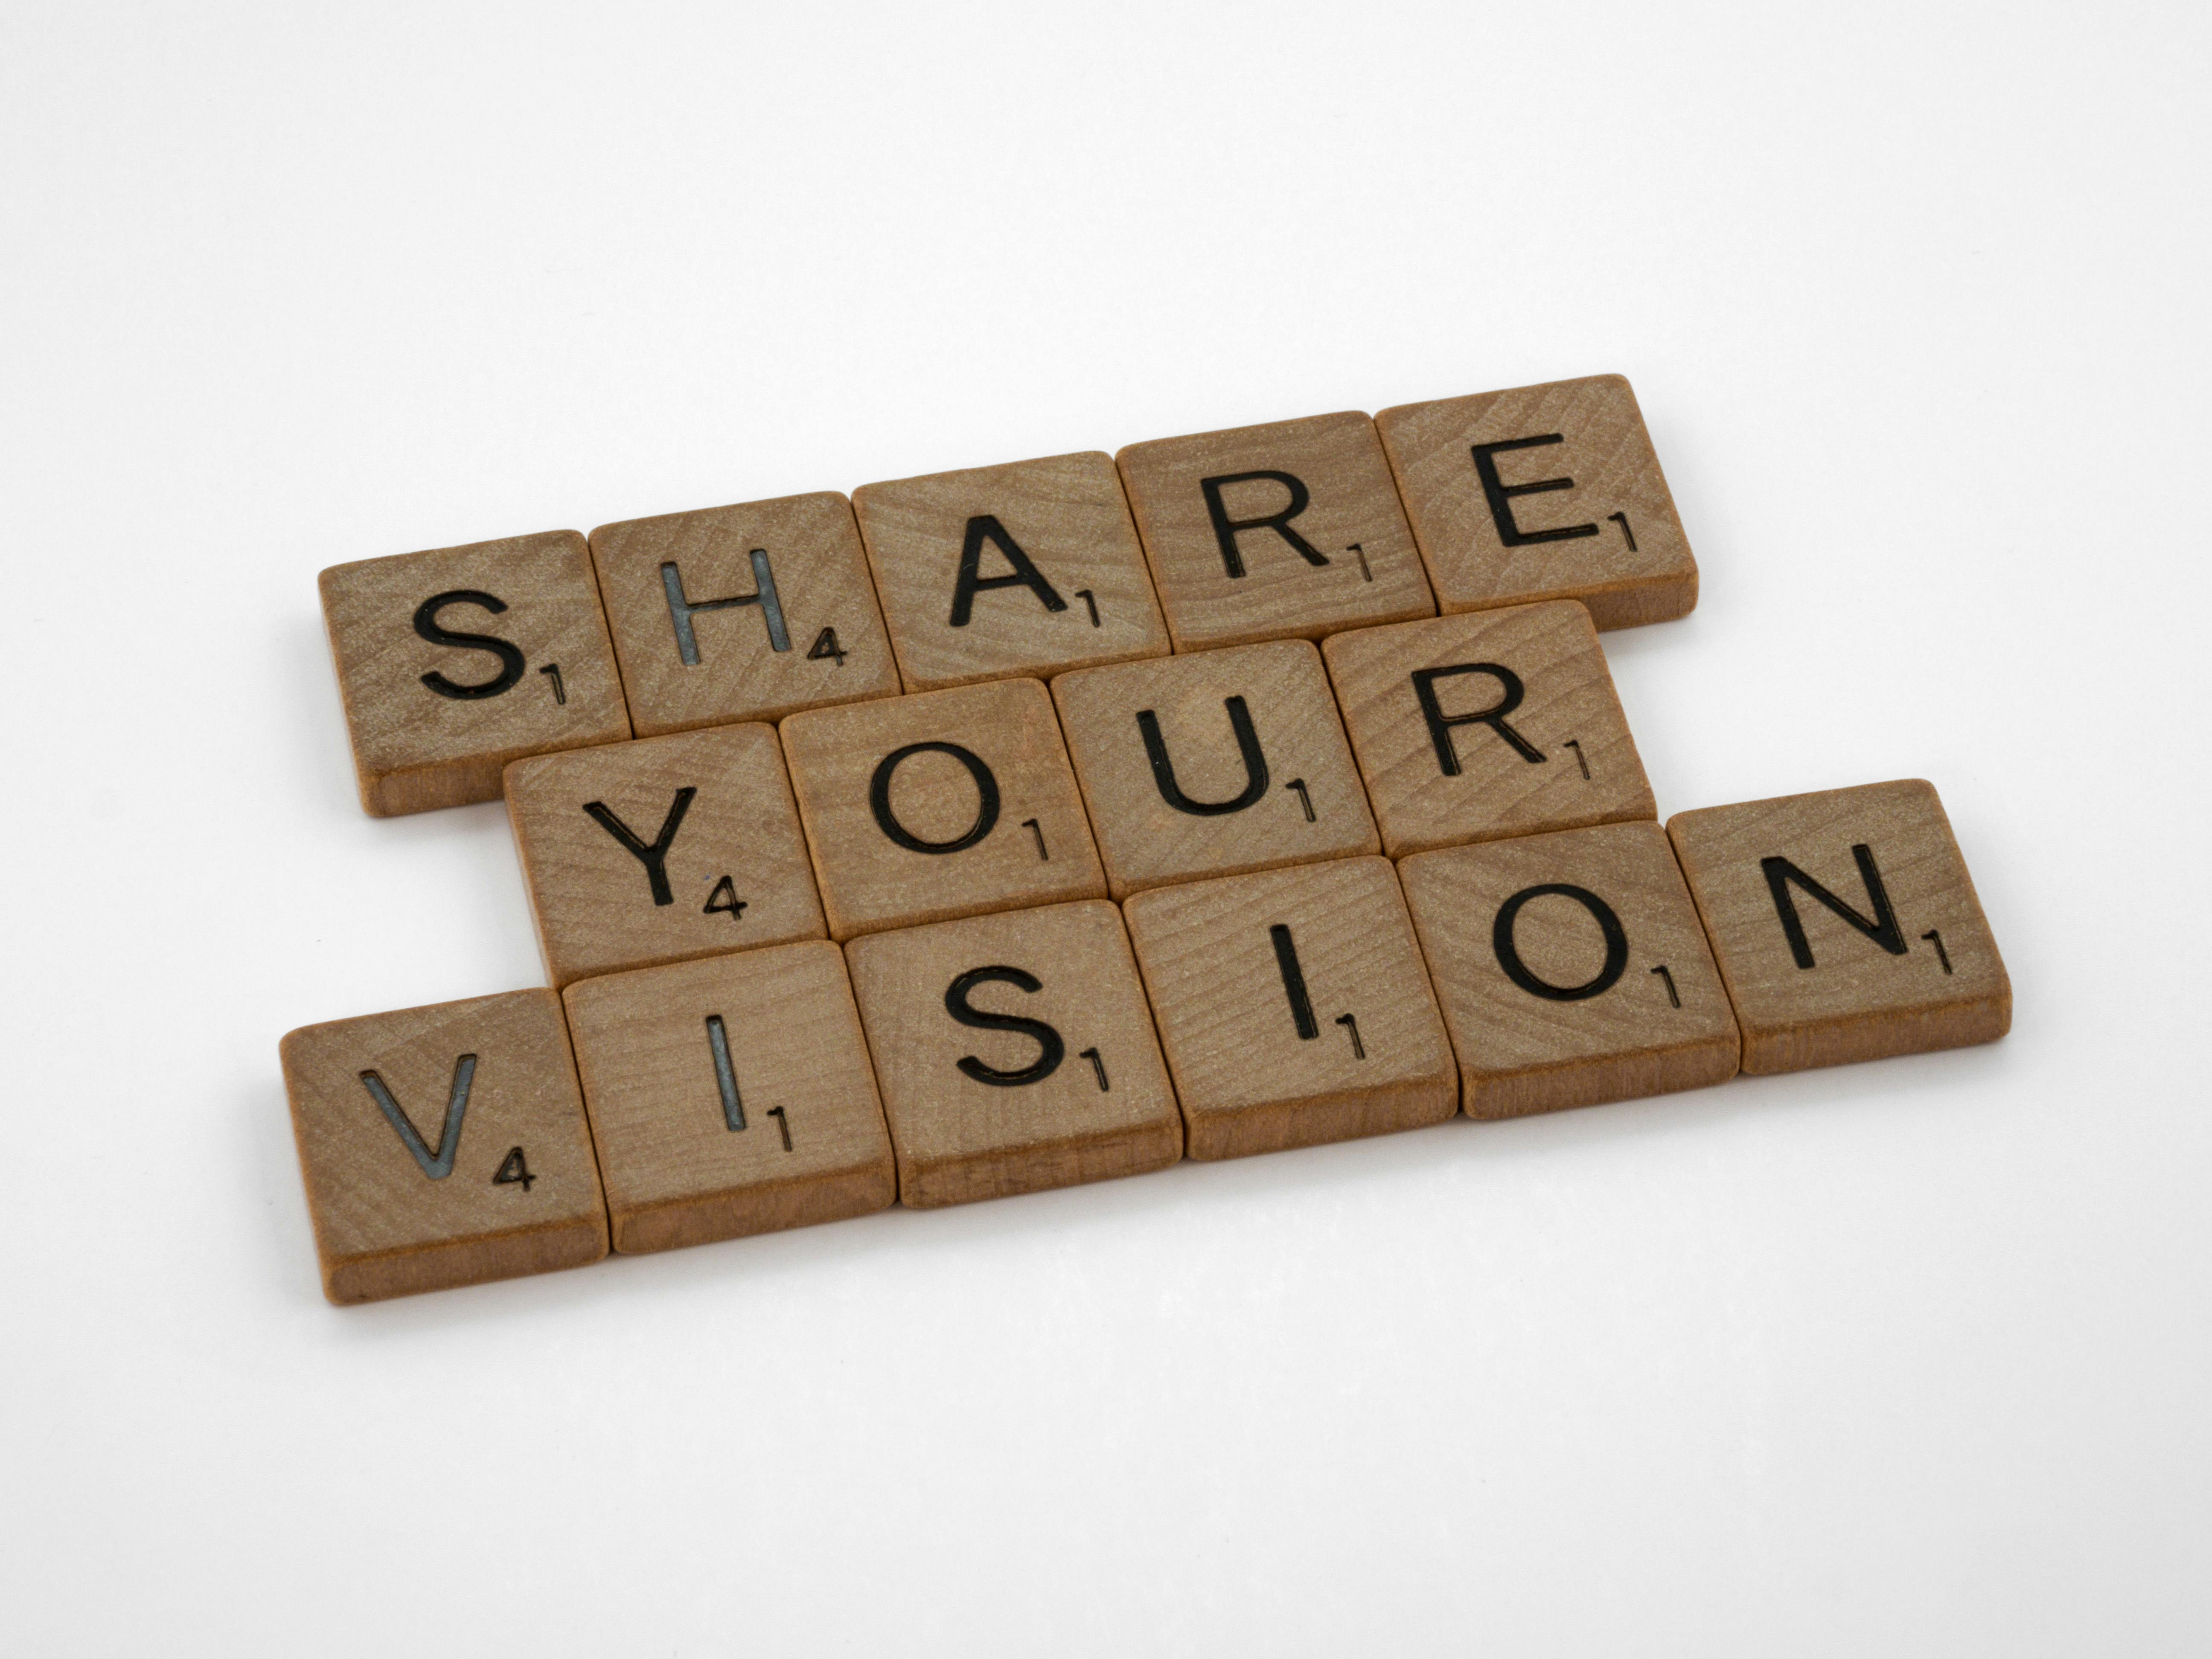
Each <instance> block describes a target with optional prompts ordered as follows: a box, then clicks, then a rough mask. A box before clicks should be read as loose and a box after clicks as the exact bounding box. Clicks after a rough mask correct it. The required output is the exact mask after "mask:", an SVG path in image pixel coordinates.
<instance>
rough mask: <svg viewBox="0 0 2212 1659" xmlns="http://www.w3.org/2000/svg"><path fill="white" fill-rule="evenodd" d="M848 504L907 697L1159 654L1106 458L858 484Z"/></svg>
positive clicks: (1156, 628) (1160, 632)
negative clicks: (857, 521)
mask: <svg viewBox="0 0 2212 1659" xmlns="http://www.w3.org/2000/svg"><path fill="white" fill-rule="evenodd" d="M853 507H854V512H855V513H857V514H858V515H859V518H860V537H861V540H862V541H863V542H864V543H865V544H866V547H867V550H868V566H869V568H870V569H871V570H872V571H873V572H874V574H875V578H876V592H877V594H878V597H879V598H880V599H882V600H883V605H884V621H886V622H887V623H890V632H891V645H892V647H893V648H894V649H895V650H896V652H897V653H898V665H899V675H900V678H902V679H903V680H904V681H905V683H906V688H907V690H909V691H927V690H937V689H939V688H942V687H945V686H952V685H968V684H973V683H975V681H978V680H995V679H1006V678H1015V677H1018V676H1021V675H1031V674H1033V675H1048V674H1054V673H1057V672H1059V671H1060V670H1061V669H1063V668H1081V667H1085V666H1087V665H1091V664H1093V663H1103V662H1126V661H1128V660H1129V659H1132V658H1136V657H1164V656H1165V655H1166V654H1167V652H1168V631H1167V625H1166V624H1165V623H1163V622H1162V621H1161V620H1160V607H1159V601H1158V599H1155V598H1154V597H1153V596H1152V576H1151V574H1149V573H1148V572H1147V571H1146V568H1145V553H1144V549H1143V548H1142V547H1141V546H1140V545H1139V543H1138V541H1137V531H1136V526H1133V524H1131V523H1130V522H1129V507H1128V503H1127V501H1125V500H1123V498H1122V495H1121V479H1120V477H1117V476H1116V474H1115V471H1114V463H1113V460H1112V459H1111V458H1110V457H1109V456H1107V455H1104V454H1102V453H1095V452H1094V453H1084V454H1079V455H1054V456H1049V457H1048V458H1046V459H1042V460H1036V461H1016V462H1013V463H1012V464H1010V465H1004V466H979V467H973V468H970V469H969V470H968V471H962V472H938V473H933V474H931V475H930V476H928V477H921V478H901V479H898V480H896V481H895V482H892V483H872V484H863V485H861V486H860V489H856V490H854V492H853Z"/></svg>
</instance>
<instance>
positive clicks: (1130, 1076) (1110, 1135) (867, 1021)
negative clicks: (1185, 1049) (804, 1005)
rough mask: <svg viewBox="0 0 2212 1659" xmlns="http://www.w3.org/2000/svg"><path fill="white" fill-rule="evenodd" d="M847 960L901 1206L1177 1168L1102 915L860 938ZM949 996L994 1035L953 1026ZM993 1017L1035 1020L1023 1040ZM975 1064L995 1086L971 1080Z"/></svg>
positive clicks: (1142, 1035) (1178, 1123)
mask: <svg viewBox="0 0 2212 1659" xmlns="http://www.w3.org/2000/svg"><path fill="white" fill-rule="evenodd" d="M845 953H846V957H847V959H848V961H849V963H851V965H852V970H853V988H854V992H855V993H856V994H857V995H858V997H859V999H860V1018H861V1022H862V1024H864V1025H865V1026H866V1029H867V1033H868V1047H869V1050H870V1052H871V1053H872V1054H873V1055H874V1057H875V1064H876V1078H877V1081H878V1085H880V1087H881V1088H882V1091H883V1098H884V1115H886V1116H887V1117H888V1118H889V1120H890V1132H891V1144H892V1146H893V1147H894V1148H895V1149H896V1152H897V1155H898V1171H899V1197H900V1200H901V1201H902V1203H905V1204H908V1205H909V1206H913V1207H915V1208H917V1209H927V1208H932V1207H934V1206H939V1205H945V1204H966V1203H970V1202H973V1201H975V1200H978V1199H986V1198H1003V1197H1006V1196H1008V1195H1009V1194H1014V1193H1027V1192H1036V1191H1040V1190H1042V1189H1043V1188H1048V1187H1069V1186H1074V1185H1076V1184H1078V1183H1079V1182H1086V1181H1103V1180H1107V1179H1109V1178H1111V1177H1113V1176H1126V1175H1140V1174H1142V1173H1144V1172H1145V1171H1146V1170H1161V1169H1165V1168H1166V1167H1167V1166H1168V1165H1169V1164H1173V1163H1175V1162H1176V1160H1177V1159H1178V1158H1181V1157H1182V1116H1181V1115H1180V1114H1178V1113H1177V1111H1176V1099H1175V1092H1174V1091H1173V1090H1172V1089H1171V1088H1170V1085H1169V1083H1168V1074H1167V1067H1166V1066H1164V1065H1163V1064H1162V1063H1161V1060H1160V1051H1159V1044H1158V1041H1157V1039H1156V1038H1155V1037H1154V1036H1153V1033H1152V1013H1151V1012H1150V1010H1149V1009H1148V1008H1147V1007H1146V1003H1145V993H1144V987H1142V985H1141V984H1140V983H1139V981H1138V978H1137V964H1136V962H1135V960H1134V959H1133V957H1131V956H1130V954H1129V940H1128V935H1127V933H1125V932H1123V930H1122V927H1121V912H1119V911H1118V910H1116V909H1115V908H1114V907H1113V906H1112V905H1111V904H1109V903H1107V902H1104V901H1103V900H1097V901H1091V902H1080V903H1075V904H1058V905H1053V906H1050V907H1048V908H1044V909H1040V910H1020V911H1014V912H1011V913H1006V914H1001V915H989V916H975V917H970V918H969V919H967V920H965V921H949V922H941V923H939V924H937V925H936V926H934V927H915V928H909V929H906V930H904V931H902V932H899V933H872V934H870V935H869V936H868V937H867V938H866V939H856V940H854V942H853V943H852V944H850V945H847V946H846V947H845ZM978 969H992V970H998V971H997V972H995V973H992V974H986V975H982V976H980V977H977V976H975V970H978ZM1012 975H1020V976H1021V977H1020V979H1019V980H1018V981H1017V980H1016V979H1014V978H1012V977H1011V976H1012ZM1030 986H1034V987H1036V988H1035V989H1034V990H1032V989H1030V988H1028V987H1030ZM948 999H950V1000H953V1001H957V1003H958V1004H959V1005H960V1006H962V1007H963V1008H966V1009H969V1010H973V1011H974V1012H973V1013H972V1014H971V1015H970V1016H969V1018H971V1019H981V1020H990V1019H993V1018H999V1019H1000V1024H997V1025H995V1026H994V1025H991V1024H980V1023H979V1024H963V1023H961V1022H960V1021H959V1020H957V1019H956V1018H954V1016H953V1014H952V1013H951V1012H950V1010H949V1008H948ZM1006 1016H1011V1017H1012V1018H1013V1019H1019V1020H1026V1021H1031V1022H1038V1023H1039V1024H1037V1025H1036V1027H1035V1029H1033V1030H1022V1029H1019V1028H1016V1027H1012V1023H1011V1020H1007V1019H1005V1018H1001V1017H1006ZM1047 1028H1048V1029H1047ZM1086 1051H1096V1058H1095V1061H1094V1059H1093V1056H1092V1054H1090V1053H1087V1052H1086ZM963 1060H964V1061H966V1062H967V1064H966V1066H964V1067H963V1063H962V1062H963ZM979 1067H981V1068H987V1069H988V1070H990V1071H995V1072H996V1073H999V1074H1000V1078H1001V1080H1000V1081H999V1082H995V1083H994V1082H988V1081H985V1080H983V1079H981V1078H979V1077H978V1076H977V1075H975V1073H976V1071H977V1069H978V1068H979ZM1101 1068H1103V1073H1104V1078H1105V1086H1104V1087H1103V1088H1102V1087H1101V1086H1100V1080H1099V1077H1100V1070H1101Z"/></svg>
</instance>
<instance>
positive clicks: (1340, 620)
mask: <svg viewBox="0 0 2212 1659" xmlns="http://www.w3.org/2000/svg"><path fill="white" fill-rule="evenodd" d="M1114 459H1115V465H1117V466H1119V467H1120V468H1121V481H1122V483H1123V484H1124V485H1126V486H1127V489H1128V493H1129V506H1130V508H1131V510H1132V512H1133V513H1134V514H1135V517H1136V520H1137V531H1138V533H1139V536H1141V537H1142V538H1143V539H1144V544H1145V555H1146V558H1148V559H1149V560H1150V561H1151V562H1152V585H1153V586H1154V587H1155V589H1157V590H1158V593H1159V596H1160V608H1161V610H1162V611H1164V612H1165V613H1166V615H1167V620H1168V631H1169V632H1170V635H1173V636H1174V639H1175V647H1176V650H1178V651H1196V650H1202V649H1205V648H1206V647H1211V646H1223V645H1243V644H1247V643H1249V642H1250V641H1255V640H1277V639H1285V638H1290V637H1294V636H1295V637H1299V638H1304V639H1319V638H1320V637H1321V636H1322V635H1324V634H1329V633H1333V632H1334V631H1335V630H1336V629H1341V628H1356V627H1358V626H1360V625H1361V624H1363V623H1386V622H1397V621H1400V620H1401V619H1403V618H1406V617H1433V616H1434V615H1436V611H1437V606H1436V601H1435V600H1434V599H1431V597H1430V594H1429V581H1428V577H1427V575H1426V574H1425V573H1424V572H1423V570H1422V568H1421V561H1420V556H1419V554H1418V553H1416V552H1415V551H1414V549H1413V532H1411V531H1410V530H1408V529H1407V526H1406V515H1405V513H1404V512H1403V511H1402V510H1401V508H1400V507H1399V505H1398V489H1397V486H1396V485H1395V483H1392V482H1391V478H1390V466H1389V462H1388V461H1386V460H1385V459H1383V446H1382V443H1381V442H1380V441H1378V440H1377V439H1376V435H1375V423H1374V422H1372V421H1370V420H1369V419H1368V418H1367V416H1364V415H1363V414H1361V413H1359V412H1358V410H1352V411H1351V412H1349V413H1346V414H1340V415H1316V416H1309V417H1308V418H1306V419H1304V420H1296V421H1276V422H1271V423H1270V424H1268V425H1266V426H1248V427H1240V428H1237V429H1236V430H1234V431H1230V432H1200V433H1195V434H1194V435H1191V436H1189V437H1186V438H1158V439H1154V440H1152V441H1150V442H1148V443H1141V444H1131V445H1130V446H1129V447H1127V448H1126V449H1124V450H1122V451H1121V453H1120V454H1118V455H1116V456H1115V458H1114Z"/></svg>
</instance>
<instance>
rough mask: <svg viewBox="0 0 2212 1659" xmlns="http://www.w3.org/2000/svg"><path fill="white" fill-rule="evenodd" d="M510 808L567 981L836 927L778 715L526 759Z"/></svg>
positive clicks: (542, 937)
mask: <svg viewBox="0 0 2212 1659" xmlns="http://www.w3.org/2000/svg"><path fill="white" fill-rule="evenodd" d="M687 791H688V792H689V793H688V794H687V793H685V792H687ZM594 805H596V806H598V807H599V809H600V810H601V811H603V812H605V813H606V814H608V815H609V816H611V817H613V818H614V819H615V820H616V823H617V825H619V827H621V828H622V829H625V830H627V831H628V832H629V835H630V836H632V837H633V838H634V839H635V841H636V842H639V843H641V844H642V846H643V847H644V848H645V849H646V853H645V854H644V855H641V854H639V853H638V852H637V851H636V850H635V849H634V848H631V847H629V846H628V845H626V844H625V843H624V842H623V840H622V839H621V837H620V836H617V835H616V834H615V833H614V831H613V829H611V828H610V827H609V826H608V824H607V823H605V820H604V819H602V818H600V817H596V816H595V815H594V814H593V813H592V811H590V810H589V809H590V808H591V807H592V806H594ZM507 817H508V819H509V820H510V821H511V822H512V823H513V826H514V845H515V851H516V853H517V854H519V855H520V859H521V860H522V874H523V879H524V881H525V883H526V885H527V886H528V888H529V890H530V908H531V914H532V917H533V918H534V919H535V921H537V924H538V946H539V948H540V950H541V951H543V952H544V957H545V971H546V974H547V975H548V976H549V977H550V979H551V980H552V981H553V983H554V984H555V985H556V986H562V985H567V984H568V983H569V982H570V981H574V980H579V979H584V978H587V977H589V976H591V975H595V974H611V973H617V972H619V971H621V970H623V969H629V968H643V967H647V966H649V965H650V964H652V963H662V962H680V961H684V960H686V959H688V958H690V957H705V956H717V955H720V954H721V953H723V952H725V951H746V950H751V949H753V948H755V947H757V946H759V945H783V944H787V943H789V942H791V941H792V940H794V939H821V938H823V935H824V934H825V933H826V932H827V931H828V929H827V924H826V923H825V921H824V920H823V914H822V902H821V899H820V898H819V897H818V896H817V894H816V892H815V888H814V866H813V863H812V861H811V860H810V859H809V857H808V856H807V852H806V840H805V836H804V835H803V834H802V833H801V831H800V829H799V808H798V805H797V803H796V802H794V801H793V799H792V794H791V784H790V781H789V780H788V779H787V777H786V776H785V774H784V766H783V751H782V750H781V747H780V746H779V745H778V744H777V742H776V736H775V727H773V726H762V725H757V724H756V725H749V726H722V727H720V728H718V729H715V730H711V731H704V732H678V733H676V734H675V735H673V736H671V737H665V738H644V739H642V740H641V741H639V742H636V743H623V744H611V745H609V746H608V747H605V748H602V749H586V750H573V751H570V752H568V753H566V754H560V755H539V756H536V757H532V758H531V759H529V760H523V761H517V762H515V763H513V765H511V766H509V767H508V768H507ZM671 819H672V821H673V833H672V834H671V833H670V830H671ZM664 837H665V842H664ZM656 848H657V849H659V851H658V856H657V863H658V866H659V876H660V880H659V882H658V883H656V882H655V880H654V879H653V877H654V873H655V869H654V866H655V862H656V859H655V857H654V856H653V854H654V852H655V849H656ZM725 881H726V882H727V885H726V886H725V885H724V883H725ZM710 906H711V907H712V908H709V907H710Z"/></svg>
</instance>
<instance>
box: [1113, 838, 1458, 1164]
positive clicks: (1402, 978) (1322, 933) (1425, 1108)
mask: <svg viewBox="0 0 2212 1659" xmlns="http://www.w3.org/2000/svg"><path fill="white" fill-rule="evenodd" d="M1126 911H1127V917H1128V924H1129V937H1130V939H1132V940H1133V942H1134V944H1135V945H1136V947H1137V960H1138V963H1139V965H1140V966H1141V967H1142V969H1143V970H1144V976H1145V988H1146V991H1147V992H1148V993H1149V994H1150V995H1151V998H1152V1012H1153V1014H1154V1016H1155V1018H1157V1020H1158V1026H1159V1033H1160V1043H1161V1046H1162V1048H1164V1050H1165V1051H1166V1054H1167V1060H1168V1069H1169V1071H1170V1073H1172V1074H1173V1076H1174V1078H1175V1086H1176V1097H1177V1098H1178V1099H1180V1100H1181V1101H1182V1111H1183V1118H1184V1121H1186V1122H1187V1123H1188V1125H1189V1154H1190V1156H1191V1157H1193V1158H1242V1157H1243V1156H1245V1155H1246V1154H1248V1153H1252V1152H1280V1151H1282V1150H1283V1149H1285V1148H1286V1147H1291V1146H1315V1145H1316V1144H1318V1143H1320V1142H1322V1141H1328V1140H1349V1139H1352V1138H1354V1137H1356V1136H1359V1135H1375V1134H1387V1133H1390V1132H1392V1131H1394V1130H1398V1129H1413V1128H1419V1127H1421V1126H1422V1125H1424V1124H1428V1123H1440V1122H1442V1121H1443V1120H1444V1119H1446V1118H1448V1117H1450V1116H1452V1115H1454V1114H1455V1113H1456V1112H1457V1111H1458V1109H1459V1077H1458V1073H1457V1072H1456V1071H1455V1068H1454V1066H1453V1065H1452V1051H1451V1044H1450V1042H1449V1041H1448V1040H1447V1039H1446V1037H1445V1036H1444V1026H1443V1019H1442V1018H1441V1017H1439V1015H1438V1014H1437V1000H1436V997H1435V995H1434V994H1432V993H1431V990H1430V988H1429V975H1428V970H1427V969H1425V967H1423V966H1422V963H1421V957H1420V952H1419V950H1418V949H1416V948H1415V945H1414V942H1413V923H1412V921H1410V920H1409V919H1408V918H1407V914H1406V901H1405V899H1404V897H1403V896H1401V894H1400V892H1399V890H1398V878H1397V877H1396V875H1395V873H1394V872H1392V870H1391V868H1390V865H1389V860H1385V859H1379V858H1364V859H1345V860H1339V861H1338V862H1335V863H1333V864H1320V865H1309V866H1304V867H1303V868H1300V869H1295V870H1273V871H1268V872H1265V873H1262V874H1260V875H1251V876H1231V877H1229V878H1225V879H1224V880H1220V881H1200V882H1192V883H1189V884H1186V885H1183V886H1181V887H1168V888H1162V889H1159V890H1157V891H1153V892H1147V893H1139V894H1138V895H1137V896H1135V897H1134V898H1133V899H1131V900H1130V901H1129V902H1128V904H1127V907H1126Z"/></svg>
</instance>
